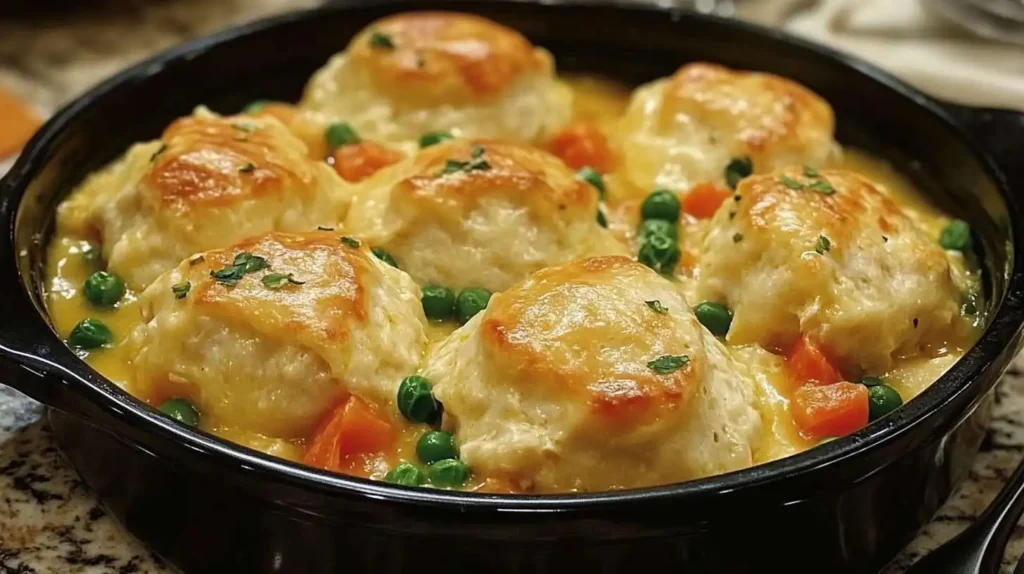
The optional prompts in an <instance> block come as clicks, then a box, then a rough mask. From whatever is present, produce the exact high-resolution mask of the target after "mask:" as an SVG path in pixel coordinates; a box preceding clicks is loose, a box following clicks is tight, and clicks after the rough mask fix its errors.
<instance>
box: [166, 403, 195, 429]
mask: <svg viewBox="0 0 1024 574" xmlns="http://www.w3.org/2000/svg"><path fill="white" fill-rule="evenodd" d="M160 412H162V413H164V414H165V415H167V416H169V417H171V418H172V419H174V420H176V421H178V422H179V423H181V424H183V425H186V426H190V427H194V426H198V425H199V411H197V410H196V407H195V406H193V405H192V403H190V402H189V401H188V399H170V400H168V401H164V403H163V404H162V405H160Z"/></svg>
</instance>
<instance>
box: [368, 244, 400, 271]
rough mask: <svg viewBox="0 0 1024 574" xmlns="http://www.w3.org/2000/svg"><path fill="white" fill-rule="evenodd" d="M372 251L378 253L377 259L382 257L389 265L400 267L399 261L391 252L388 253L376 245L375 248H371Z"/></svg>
mask: <svg viewBox="0 0 1024 574" xmlns="http://www.w3.org/2000/svg"><path fill="white" fill-rule="evenodd" d="M370 252H371V253H373V254H374V255H376V256H377V259H380V260H381V261H383V262H384V263H387V264H388V265H390V266H392V267H394V268H395V269H398V262H397V261H395V258H394V257H392V256H391V254H390V253H388V252H387V251H384V250H383V249H381V248H379V247H374V248H373V249H371V250H370Z"/></svg>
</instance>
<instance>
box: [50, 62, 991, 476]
mask: <svg viewBox="0 0 1024 574" xmlns="http://www.w3.org/2000/svg"><path fill="white" fill-rule="evenodd" d="M567 82H568V83H569V84H570V85H571V86H572V88H573V89H574V91H575V92H576V110H575V113H576V116H577V119H580V120H585V121H590V122H593V123H595V124H596V125H597V126H598V127H600V128H601V129H602V130H603V131H605V132H606V133H610V132H611V130H612V129H613V123H614V121H615V119H616V118H618V117H619V116H620V115H621V114H622V112H623V110H624V109H625V107H626V103H627V100H628V97H629V89H628V88H626V87H624V86H622V85H619V84H616V83H614V82H609V81H605V80H601V79H596V78H572V77H570V78H568V79H567ZM830 167H837V168H843V169H848V170H851V171H856V172H859V173H862V174H864V175H865V176H867V177H868V178H870V179H872V180H874V181H876V182H878V183H880V184H882V185H883V186H885V187H886V188H887V189H888V190H889V192H890V193H891V194H892V197H893V198H894V200H895V201H896V202H897V203H899V204H900V205H901V206H902V207H903V209H904V210H906V211H907V212H908V214H909V215H910V216H911V217H912V218H914V219H915V220H916V221H917V222H918V223H919V225H921V226H922V228H924V229H925V230H926V231H927V232H928V233H929V234H930V235H933V236H935V237H938V235H939V231H940V230H941V229H942V228H943V227H944V226H945V225H946V224H947V223H948V222H949V218H948V217H947V216H945V215H944V214H942V213H941V212H940V211H938V209H936V208H935V207H934V206H933V205H931V204H930V203H929V202H928V201H927V200H926V199H925V198H924V196H922V195H921V194H920V193H919V192H918V191H917V190H916V189H915V188H914V187H913V185H912V184H911V183H910V182H909V181H908V180H907V179H906V178H905V177H904V176H902V175H901V174H899V173H898V172H897V171H896V170H895V169H894V168H892V167H891V166H890V165H889V164H887V163H886V162H884V161H882V160H879V159H877V158H874V157H871V156H870V155H868V154H866V153H863V152H861V151H858V150H854V149H846V150H843V152H842V153H841V154H837V157H836V159H835V160H834V162H833V164H832V165H831V166H830ZM606 184H607V186H608V188H609V191H608V205H607V212H608V219H609V227H610V229H611V230H612V231H613V232H614V233H615V234H616V235H617V236H618V237H619V238H620V239H621V240H622V241H624V242H626V243H627V244H629V245H630V248H631V249H632V250H633V251H635V250H636V245H635V237H634V235H635V233H634V230H635V229H636V223H637V219H638V207H639V202H640V201H641V200H642V198H643V197H644V195H646V191H644V190H638V189H635V188H633V187H630V186H629V185H627V184H625V183H623V182H622V181H621V180H620V179H618V178H616V177H615V175H614V174H611V175H609V176H607V177H606ZM684 217H689V216H684ZM702 225H706V222H704V221H700V220H695V219H692V218H690V219H684V221H683V223H682V225H681V244H682V246H683V250H684V253H683V258H682V264H681V266H680V272H679V273H680V279H681V280H682V281H683V282H684V284H685V282H686V279H687V278H688V269H689V267H691V266H692V263H693V261H694V260H695V254H696V245H695V242H694V241H687V238H688V237H691V236H696V235H698V234H699V233H700V231H701V229H700V227H701V226H702ZM90 248H91V249H98V246H96V245H95V244H94V243H91V242H90V241H89V240H87V239H84V238H81V237H74V236H72V235H71V234H69V233H68V231H67V230H64V229H58V230H57V234H56V237H55V238H54V239H53V241H52V242H51V244H50V247H49V260H48V267H47V274H48V277H49V294H48V297H47V304H48V308H49V312H50V315H51V317H52V319H53V323H54V325H55V326H56V328H57V331H58V333H59V334H60V335H61V336H62V337H65V338H66V337H67V336H68V335H69V334H70V332H71V330H72V328H73V327H74V326H75V324H77V323H78V322H79V321H80V320H82V319H83V318H85V317H95V318H98V319H101V320H102V321H104V322H105V323H106V324H107V325H108V326H109V327H110V328H111V329H112V331H113V332H114V333H115V336H116V337H117V342H115V343H114V344H113V345H112V346H111V347H110V348H106V349H102V350H99V351H96V352H86V351H83V352H81V353H80V354H81V356H82V357H83V358H84V360H86V361H87V362H88V363H89V364H90V365H91V366H92V367H93V368H95V369H96V370H97V371H99V372H100V373H102V374H103V375H104V376H106V377H107V378H109V379H110V380H111V381H113V382H114V383H116V384H118V385H120V386H122V387H123V388H125V389H126V390H128V391H129V392H131V391H132V381H131V370H130V360H131V357H130V356H129V354H128V351H127V346H126V345H125V344H124V340H125V339H126V337H128V335H129V333H131V331H132V329H133V328H134V327H135V326H136V325H138V324H139V323H140V321H141V316H140V313H139V309H138V305H137V303H136V296H137V293H134V292H132V291H131V290H129V291H128V294H127V295H126V296H125V297H124V298H123V299H122V300H121V301H120V302H119V303H118V304H117V305H116V307H114V308H113V309H99V308H96V307H94V306H92V305H91V304H89V303H88V302H87V301H85V300H84V298H83V297H82V296H81V286H82V284H83V282H84V281H85V279H86V278H87V277H88V276H89V275H90V274H91V273H93V272H94V271H97V270H99V269H102V263H101V262H99V261H96V260H94V259H93V260H90V258H89V257H88V256H87V255H86V253H87V252H88V251H89V250H90ZM960 272H965V271H963V270H962V269H961V270H960ZM453 329H454V326H452V325H436V324H432V325H431V326H430V327H429V329H428V336H429V339H430V341H431V346H433V345H435V344H437V343H438V342H440V341H442V340H443V339H444V338H446V337H447V336H448V335H449V334H450V333H451V332H452V330H453ZM973 337H974V334H973V332H972V333H970V334H966V335H965V336H964V340H963V341H961V342H960V343H959V344H957V345H955V346H952V347H951V348H948V349H937V350H935V351H934V353H933V356H932V357H914V358H907V359H900V360H897V361H896V363H895V367H894V368H893V369H892V371H891V372H890V373H888V374H887V375H886V382H887V384H890V386H892V387H894V388H895V389H896V390H897V391H899V392H900V394H901V395H902V396H903V397H904V399H910V398H911V397H913V396H915V395H916V394H918V393H920V392H921V391H922V390H923V389H925V388H926V387H927V386H928V385H930V384H931V383H932V382H933V381H934V380H935V379H936V378H937V377H938V376H939V375H941V374H942V373H943V372H944V371H945V370H946V369H948V368H949V367H950V366H951V365H952V364H953V363H954V362H955V361H956V360H957V359H958V358H959V357H960V356H961V355H962V353H963V350H964V349H966V348H967V347H968V346H969V345H970V344H971V343H972V342H973ZM731 352H732V353H733V354H734V356H735V357H737V358H738V359H740V360H741V362H742V363H744V364H747V365H754V366H755V368H754V369H753V370H754V371H755V373H754V378H755V379H756V381H757V394H758V398H759V399H760V401H759V402H760V405H761V411H762V412H761V414H762V419H763V422H764V428H765V429H766V432H764V434H763V439H762V442H761V444H759V445H757V446H756V448H755V453H754V454H755V462H757V463H761V462H765V461H769V460H773V459H777V458H780V457H783V456H788V455H791V454H794V453H796V452H799V451H802V450H805V449H807V448H809V447H811V446H813V445H814V444H816V443H817V442H818V441H816V440H812V439H810V438H807V437H804V436H802V435H801V433H800V432H799V431H798V430H797V429H796V427H795V425H794V424H793V421H792V418H791V417H790V415H789V410H788V408H789V407H788V399H787V397H788V396H789V394H790V392H791V391H792V388H791V386H792V383H791V381H790V377H788V376H787V374H786V372H785V367H784V366H783V361H782V359H781V358H780V357H778V356H776V355H772V354H770V353H768V352H767V351H764V350H762V349H758V348H750V347H733V348H731ZM140 398H142V399H143V400H147V399H150V400H152V397H149V398H147V397H140ZM201 424H202V428H203V429H204V430H207V431H209V432H212V433H214V434H217V435H219V436H222V437H224V438H226V439H228V440H232V441H235V442H238V443H240V444H243V445H246V446H249V447H251V448H254V449H257V450H260V451H264V452H268V453H270V454H274V455H276V456H280V457H282V458H286V459H290V460H301V458H302V455H303V453H304V451H305V445H304V444H303V441H285V440H280V439H273V438H268V437H264V436H260V435H255V434H252V433H247V432H241V431H238V430H237V429H231V428H226V427H222V426H218V425H216V423H215V421H210V420H204V421H203V422H202V423H201ZM423 430H424V427H423V426H421V425H416V426H414V425H405V427H404V428H403V429H402V430H401V434H400V438H399V441H398V442H399V444H398V449H397V454H396V456H395V457H392V458H390V459H387V460H384V459H380V458H371V459H368V460H364V461H360V463H359V464H358V465H357V466H358V468H353V469H352V471H353V473H354V474H359V475H363V476H371V477H374V478H382V477H383V475H384V473H385V472H386V471H387V469H388V468H389V466H391V465H393V464H394V463H395V462H397V460H408V461H414V460H416V455H415V443H416V440H417V438H418V437H419V435H420V434H421V433H422V432H423ZM467 489H469V490H497V491H501V490H508V486H507V485H502V484H501V482H500V481H496V480H493V479H491V480H488V479H486V477H474V479H473V480H472V481H471V482H470V483H469V484H468V485H467Z"/></svg>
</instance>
